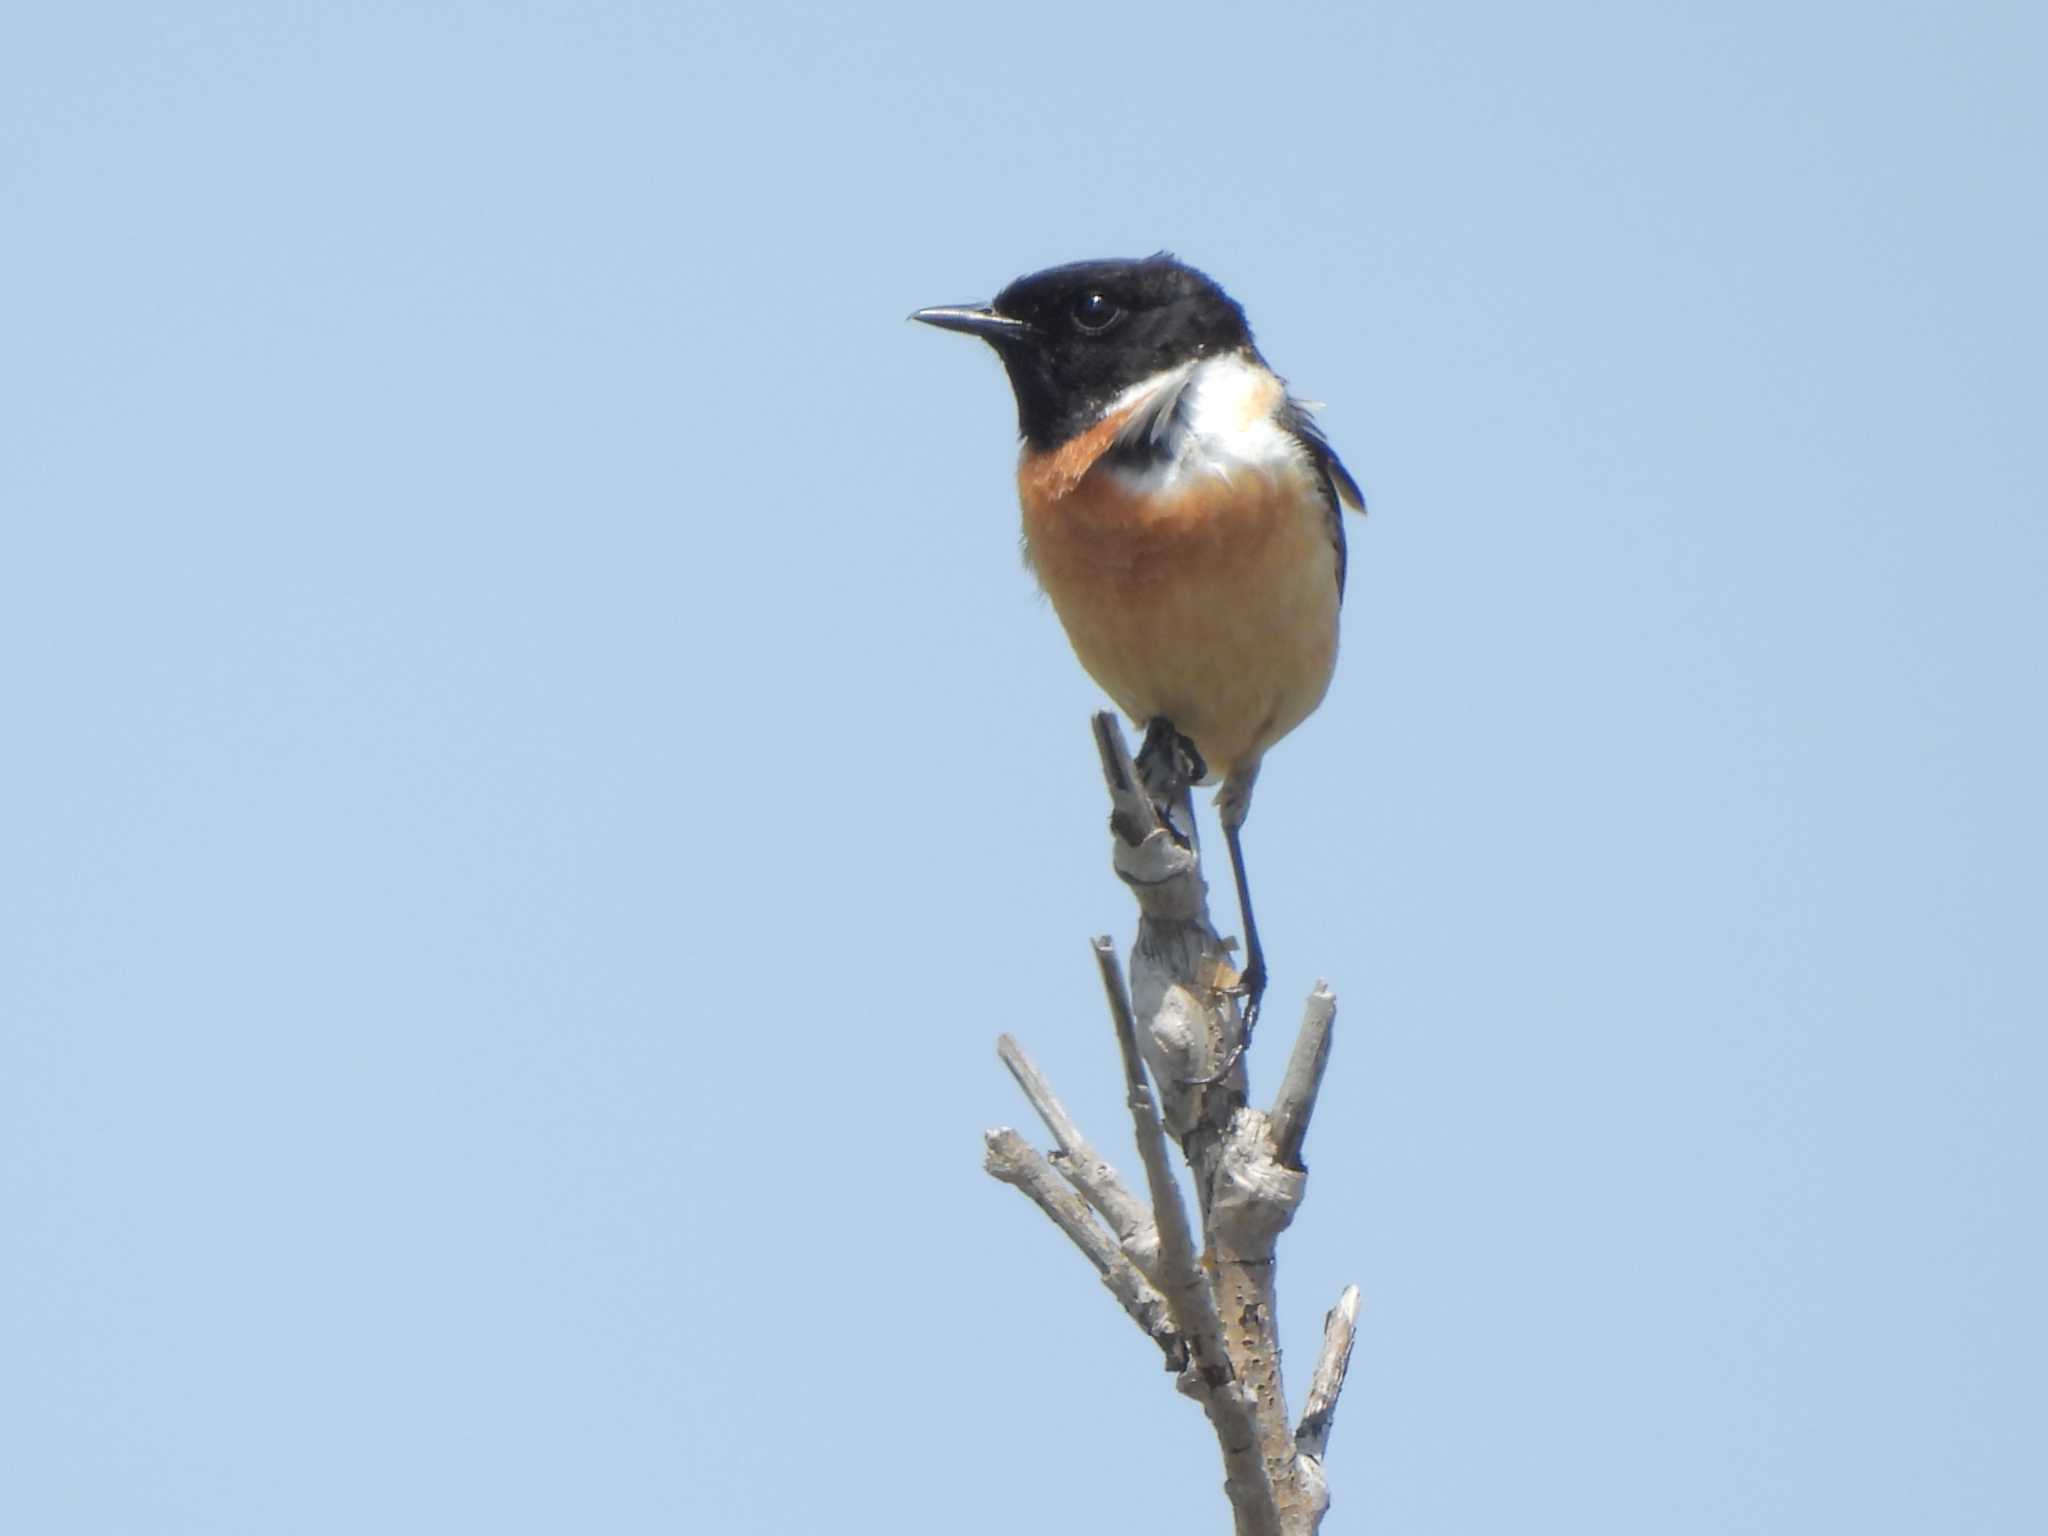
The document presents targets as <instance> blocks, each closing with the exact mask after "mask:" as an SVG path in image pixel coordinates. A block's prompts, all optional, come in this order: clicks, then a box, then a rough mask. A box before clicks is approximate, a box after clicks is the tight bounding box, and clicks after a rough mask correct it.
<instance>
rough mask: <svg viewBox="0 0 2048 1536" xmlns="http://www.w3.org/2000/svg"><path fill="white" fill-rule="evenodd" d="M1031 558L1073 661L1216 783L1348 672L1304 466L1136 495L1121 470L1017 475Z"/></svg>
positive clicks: (1331, 561)
mask: <svg viewBox="0 0 2048 1536" xmlns="http://www.w3.org/2000/svg"><path fill="white" fill-rule="evenodd" d="M1020 489H1021V491H1022V501H1023V508H1024V539H1025V549H1026V553H1027V555H1028V557H1029V559H1030V562H1031V564H1032V567H1033V568H1034V569H1035V570H1036V572H1037V574H1038V579H1039V582H1040V584H1041V585H1042V586H1043V587H1044V588H1045V592H1046V595H1047V596H1048V597H1049V598H1050V599H1051V600H1052V605H1053V609H1054V611H1056V612H1057V613H1058V614H1059V616H1060V622H1061V623H1062V624H1063V625H1065V626H1066V631H1067V637H1068V639H1069V640H1070V641H1072V642H1073V646H1074V651H1075V654H1076V655H1078V656H1079V657H1080V660H1081V664H1082V666H1084V667H1086V668H1087V669H1088V673H1089V675H1090V676H1091V677H1093V678H1094V679H1095V680H1096V682H1098V683H1100V684H1101V685H1102V687H1103V688H1104V689H1105V690H1106V691H1107V692H1108V694H1109V696H1110V697H1111V698H1113V699H1114V700H1116V702H1117V704H1118V705H1119V707H1121V708H1122V709H1123V711H1124V712H1125V713H1126V714H1128V715H1129V716H1130V717H1131V718H1132V719H1133V720H1134V721H1138V722H1140V723H1143V722H1146V721H1150V720H1151V719H1153V718H1154V717H1156V716H1161V715H1163V716H1165V717H1166V718H1167V719H1169V720H1171V721H1172V722H1173V723H1174V725H1175V727H1176V728H1178V729H1179V730H1180V732H1181V733H1182V734H1183V735H1185V736H1187V737H1188V738H1189V739H1191V740H1192V741H1193V742H1194V743H1195V746H1196V748H1197V750H1199V751H1200V752H1201V754H1202V756H1203V758H1204V759H1205V760H1206V761H1207V763H1208V766H1209V770H1210V772H1211V774H1212V775H1217V776H1227V775H1228V774H1230V773H1231V772H1233V771H1236V770H1243V769H1250V768H1253V767H1256V765H1257V763H1258V760H1259V758H1260V756H1261V755H1262V754H1263V753H1264V752H1265V750H1266V749H1267V748H1268V747H1270V746H1271V745H1272V744H1273V743H1274V742H1276V741H1278V740H1279V739H1280V738H1281V737H1282V736H1284V735H1286V734H1287V733H1288V732H1289V731H1291V730H1293V729H1294V727H1295V726H1297V725H1299V724H1300V723H1301V722H1302V721H1303V720H1304V719H1306V718H1307V717H1308V715H1309V713H1310V712H1311V711H1313V710H1314V709H1315V707H1316V705H1318V704H1319V703H1321V702H1322V698H1323V694H1324V692H1325V691H1326V690H1327V689H1328V687H1329V685H1330V675H1331V672H1332V670H1333V669H1334V667H1335V665H1336V660H1337V607H1338V590H1337V553H1336V549H1335V547H1334V545H1333V544H1332V542H1331V538H1330V528H1329V512H1328V510H1327V504H1326V502H1325V501H1324V499H1323V494H1322V491H1321V487H1320V485H1319V484H1318V482H1317V481H1316V480H1315V478H1314V477H1313V472H1312V471H1310V470H1309V469H1308V468H1307V466H1306V465H1305V464H1304V465H1300V466H1297V465H1294V464H1284V465H1277V466H1270V467H1269V466H1259V467H1250V466H1245V467H1240V468H1237V469H1235V470H1234V471H1232V472H1231V473H1229V474H1227V475H1225V474H1222V473H1209V474H1206V475H1203V476H1200V477H1198V478H1196V479H1194V480H1192V481H1191V482H1190V483H1185V484H1183V485H1181V486H1179V487H1176V488H1175V490H1174V491H1173V493H1171V494H1167V495H1159V494H1149V495H1147V494H1137V493H1135V492H1133V491H1132V490H1131V489H1130V488H1129V487H1127V486H1126V485H1124V484H1123V483H1121V482H1120V480H1119V478H1118V476H1117V475H1116V474H1115V473H1114V472H1113V471H1108V470H1104V469H1101V468H1097V469H1094V470H1093V471H1092V472H1084V473H1083V474H1082V475H1081V476H1079V477H1078V479H1077V480H1076V481H1073V482H1071V483H1070V484H1069V485H1065V486H1063V485H1060V484H1059V483H1057V482H1056V481H1055V482H1049V481H1048V477H1046V476H1044V475H1042V474H1041V475H1038V476H1034V475H1032V474H1030V473H1028V472H1027V473H1026V474H1024V475H1021V476H1020Z"/></svg>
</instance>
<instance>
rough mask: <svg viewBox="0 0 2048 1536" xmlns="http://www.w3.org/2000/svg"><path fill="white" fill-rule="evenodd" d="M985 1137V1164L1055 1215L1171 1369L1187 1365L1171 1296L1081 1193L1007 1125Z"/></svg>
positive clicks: (1054, 1222)
mask: <svg viewBox="0 0 2048 1536" xmlns="http://www.w3.org/2000/svg"><path fill="white" fill-rule="evenodd" d="M986 1141H987V1144H988V1152H987V1155H986V1157H984V1159H983V1162H982V1165H983V1166H984V1167H985V1168H987V1170H988V1171H989V1172H990V1173H991V1174H993V1175H994V1176H995V1177H996V1178H998V1179H1001V1180H1002V1181H1003V1182H1004V1183H1005V1184H1014V1185H1015V1186H1016V1187H1017V1188H1019V1189H1021V1190H1022V1191H1024V1193H1025V1194H1027V1195H1029V1196H1030V1197H1031V1199H1032V1201H1033V1203H1034V1204H1036V1205H1037V1206H1038V1208H1039V1209H1040V1210H1041V1211H1044V1212H1045V1214H1046V1215H1048V1216H1050V1217H1051V1218H1052V1221H1053V1225H1054V1226H1056V1227H1058V1228H1059V1229H1060V1230H1061V1231H1062V1232H1064V1233H1066V1234H1067V1236H1068V1237H1069V1238H1071V1239H1072V1240H1073V1243H1074V1246H1075V1247H1076V1248H1079V1249H1080V1250H1081V1252H1082V1253H1083V1254H1084V1255H1085V1256H1086V1257H1087V1259H1088V1262H1089V1263H1091V1264H1093V1265H1094V1266H1095V1270H1096V1273H1097V1274H1099V1275H1101V1276H1102V1283H1103V1284H1104V1285H1106V1286H1107V1287H1109V1293H1110V1294H1111V1295H1112V1296H1114V1297H1116V1299H1117V1302H1118V1304H1119V1305H1120V1306H1122V1307H1123V1309H1124V1311H1125V1312H1127V1313H1129V1314H1130V1317H1131V1321H1132V1322H1134V1323H1136V1324H1137V1325H1138V1326H1139V1327H1140V1328H1142V1329H1144V1330H1145V1333H1146V1335H1147V1336H1148V1337H1149V1338H1150V1339H1151V1340H1152V1342H1153V1343H1155V1344H1157V1345H1158V1346H1159V1349H1160V1352H1161V1353H1162V1354H1164V1355H1165V1356H1166V1368H1167V1369H1168V1370H1170V1371H1178V1370H1181V1369H1183V1368H1185V1366H1186V1365H1187V1363H1188V1355H1187V1347H1186V1346H1185V1345H1184V1344H1183V1343H1182V1341H1181V1337H1180V1334H1179V1333H1178V1332H1177V1331H1176V1330H1175V1328H1174V1326H1173V1322H1172V1319H1171V1315H1170V1312H1169V1309H1168V1307H1167V1305H1166V1298H1165V1297H1164V1296H1161V1295H1160V1294H1159V1292H1158V1291H1157V1290H1155V1289H1154V1288H1153V1285H1152V1282H1151V1281H1149V1280H1147V1279H1146V1278H1145V1277H1144V1276H1143V1275H1142V1274H1140V1273H1139V1272H1138V1267H1137V1266H1136V1265H1135V1264H1133V1263H1132V1262H1131V1261H1130V1260H1129V1259H1127V1258H1125V1257H1124V1256H1123V1254H1122V1253H1121V1252H1120V1251H1119V1250H1118V1248H1117V1246H1116V1244H1115V1242H1114V1241H1112V1240H1111V1238H1110V1235H1109V1234H1108V1233H1107V1232H1105V1231H1103V1230H1102V1227H1101V1226H1100V1224H1098V1223H1097V1222H1096V1220H1095V1217H1094V1215H1093V1214H1092V1213H1091V1212H1090V1211H1089V1209H1088V1207H1087V1206H1086V1205H1085V1204H1083V1203H1082V1201H1081V1199H1080V1197H1079V1196H1077V1195H1076V1194H1075V1193H1074V1192H1073V1191H1072V1190H1071V1189H1069V1188H1067V1186H1066V1185H1064V1184H1062V1183H1061V1182H1060V1181H1059V1179H1058V1177H1057V1176H1055V1175H1054V1173H1053V1171H1052V1169H1051V1167H1050V1166H1048V1165H1047V1163H1046V1161H1045V1159H1044V1158H1043V1157H1041V1156H1039V1155H1038V1152H1037V1150H1036V1149H1035V1148H1033V1147H1032V1146H1031V1145H1029V1144H1028V1143H1027V1142H1026V1141H1025V1140H1024V1138H1023V1137H1022V1136H1019V1135H1018V1134H1017V1133H1016V1132H1015V1131H1013V1130H1010V1129H1009V1128H1008V1127H1007V1126H1006V1127H1004V1128H1002V1129H1000V1130H994V1131H990V1132H989V1133H988V1136H987V1137H986Z"/></svg>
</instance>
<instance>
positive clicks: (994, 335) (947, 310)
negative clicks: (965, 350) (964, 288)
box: [910, 304, 1031, 344]
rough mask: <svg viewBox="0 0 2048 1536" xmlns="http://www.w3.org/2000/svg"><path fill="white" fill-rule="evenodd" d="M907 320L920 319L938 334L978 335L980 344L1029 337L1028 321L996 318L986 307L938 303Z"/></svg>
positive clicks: (983, 305) (1003, 316)
mask: <svg viewBox="0 0 2048 1536" xmlns="http://www.w3.org/2000/svg"><path fill="white" fill-rule="evenodd" d="M910 318H911V319H913V320H922V321H923V322H924V323H925V324H926V325H936V326H937V327H938V328H939V329H940V330H942V331H964V332H966V333H967V334H968V335H969V336H979V337H980V338H981V339H982V340H983V341H987V342H992V343H997V344H1000V343H1002V342H1005V341H1016V340H1021V339H1022V338H1024V337H1026V336H1029V335H1030V334H1031V325H1030V323H1029V322H1028V321H1024V320H1017V319H1013V318H1012V317H1011V316H1009V315H999V314H997V313H996V312H995V310H994V308H992V307H991V306H989V305H987V304H941V305H939V306H938V307H937V308H935V309H920V310H918V311H917V312H916V313H915V314H913V315H912V316H911V317H910Z"/></svg>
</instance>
